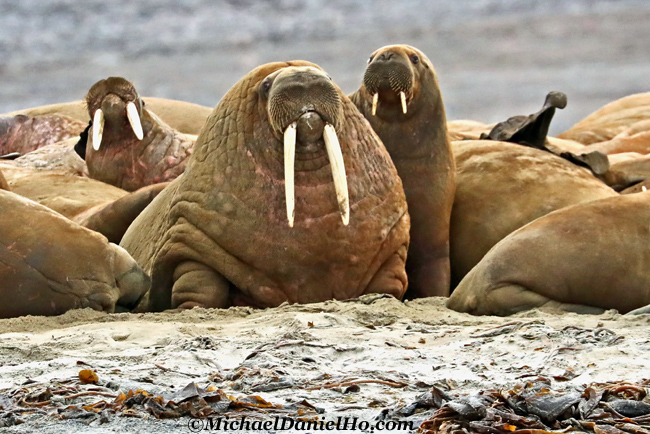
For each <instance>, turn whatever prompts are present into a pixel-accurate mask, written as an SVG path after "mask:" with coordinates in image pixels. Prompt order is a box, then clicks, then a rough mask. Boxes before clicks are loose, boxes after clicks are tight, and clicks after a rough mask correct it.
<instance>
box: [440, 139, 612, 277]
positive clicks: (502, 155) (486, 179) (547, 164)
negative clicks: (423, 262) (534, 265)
mask: <svg viewBox="0 0 650 434" xmlns="http://www.w3.org/2000/svg"><path fill="white" fill-rule="evenodd" d="M453 147H454V154H455V156H456V167H457V173H456V183H457V185H456V198H455V199H454V208H453V211H452V214H451V233H450V244H451V271H452V284H453V286H456V285H457V284H458V282H460V280H461V279H462V278H463V277H464V276H465V275H466V274H467V273H468V272H469V270H471V269H472V267H474V266H475V265H476V264H477V263H478V262H479V261H480V260H481V258H482V257H483V256H485V254H486V253H487V252H488V251H489V250H490V249H491V248H492V246H494V245H495V244H496V243H497V242H499V241H500V240H502V239H503V238H505V237H506V236H507V235H508V234H510V233H511V232H513V231H515V230H516V229H519V228H520V227H522V226H524V225H525V224H527V223H530V222H531V221H533V220H535V219H536V218H538V217H541V216H543V215H546V214H548V213H550V212H551V211H555V210H557V209H560V208H564V207H567V206H570V205H575V204H578V203H582V202H587V201H591V200H596V199H602V198H606V197H612V196H616V195H617V193H616V192H615V191H614V190H612V189H611V188H609V187H608V186H606V185H605V184H603V183H602V182H601V181H600V180H598V179H596V178H595V177H594V176H593V175H592V174H591V173H590V172H589V171H588V170H587V169H585V168H583V167H579V166H576V165H574V164H573V163H570V162H569V161H567V160H565V159H563V158H560V157H558V156H556V155H553V154H551V153H549V152H545V151H542V150H539V149H534V148H530V147H527V146H521V145H517V144H513V143H506V142H497V141H492V140H467V141H460V142H453Z"/></svg>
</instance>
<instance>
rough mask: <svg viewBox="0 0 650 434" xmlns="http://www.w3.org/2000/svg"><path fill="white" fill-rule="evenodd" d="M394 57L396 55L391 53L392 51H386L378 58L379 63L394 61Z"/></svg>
mask: <svg viewBox="0 0 650 434" xmlns="http://www.w3.org/2000/svg"><path fill="white" fill-rule="evenodd" d="M393 57H395V53H393V52H391V51H385V52H383V53H381V54H380V55H379V56H378V57H377V61H384V62H385V61H387V60H390V59H392V58H393Z"/></svg>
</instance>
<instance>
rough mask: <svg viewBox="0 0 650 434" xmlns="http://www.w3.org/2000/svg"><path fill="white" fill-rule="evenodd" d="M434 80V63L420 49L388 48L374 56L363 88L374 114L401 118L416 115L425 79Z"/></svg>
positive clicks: (393, 46)
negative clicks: (368, 94) (414, 113)
mask: <svg viewBox="0 0 650 434" xmlns="http://www.w3.org/2000/svg"><path fill="white" fill-rule="evenodd" d="M430 79H434V76H433V66H432V65H431V61H430V60H429V59H428V58H427V56H425V55H424V54H423V53H422V52H421V51H420V50H418V49H417V48H414V47H411V46H408V45H388V46H386V47H382V48H380V49H378V50H377V51H375V52H374V53H372V55H371V56H370V58H369V59H368V67H367V68H366V72H365V73H364V75H363V85H364V86H365V87H366V90H367V91H368V93H370V95H372V114H373V116H374V115H377V116H380V117H383V118H395V117H397V118H399V117H406V116H408V114H409V112H416V111H417V110H416V109H417V108H419V107H418V105H419V104H420V98H419V96H420V93H421V90H422V89H423V88H429V86H426V85H424V81H425V80H430Z"/></svg>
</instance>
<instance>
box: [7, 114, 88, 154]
mask: <svg viewBox="0 0 650 434" xmlns="http://www.w3.org/2000/svg"><path fill="white" fill-rule="evenodd" d="M84 128H86V124H85V123H83V122H81V121H78V120H76V119H73V118H70V117H68V116H64V115H41V116H26V115H16V116H3V117H0V155H5V154H11V153H14V152H17V153H19V154H21V155H24V154H26V153H28V152H31V151H33V150H36V149H38V148H42V147H43V146H47V145H52V144H54V143H57V142H61V141H63V140H67V139H70V138H74V137H78V136H79V134H80V133H81V132H82V131H83V130H84Z"/></svg>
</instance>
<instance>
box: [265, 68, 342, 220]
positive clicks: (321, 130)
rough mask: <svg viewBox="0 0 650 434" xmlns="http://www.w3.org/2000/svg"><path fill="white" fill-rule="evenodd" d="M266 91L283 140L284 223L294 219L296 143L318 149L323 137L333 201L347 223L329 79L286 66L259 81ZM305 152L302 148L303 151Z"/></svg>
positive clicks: (337, 116)
mask: <svg viewBox="0 0 650 434" xmlns="http://www.w3.org/2000/svg"><path fill="white" fill-rule="evenodd" d="M261 86H262V89H263V90H265V91H266V92H268V106H267V110H268V116H269V121H270V124H271V126H272V128H273V129H274V130H275V131H276V132H278V131H281V132H282V134H283V138H284V182H285V200H286V205H287V220H288V222H289V226H290V227H293V222H294V216H295V202H296V198H295V161H296V143H297V141H298V138H299V137H300V141H301V144H304V145H306V146H307V147H309V146H310V144H311V145H312V146H317V145H318V141H320V138H321V136H322V139H323V142H324V143H325V149H326V150H327V156H328V159H329V162H330V166H331V169H332V178H333V181H334V189H335V190H336V200H337V202H338V206H339V211H340V213H341V219H342V220H343V224H344V225H347V224H348V222H349V220H350V197H349V193H348V181H347V177H346V172H345V165H344V162H343V152H342V150H341V144H340V143H339V139H338V137H337V135H336V128H337V126H338V125H342V124H343V122H344V119H343V108H342V107H343V105H342V102H341V97H340V96H339V92H338V89H337V88H336V87H335V86H334V84H333V83H332V80H331V79H330V77H329V76H328V75H327V74H325V73H324V72H323V71H321V70H320V69H317V68H313V67H309V66H306V67H287V68H283V69H281V70H279V72H278V71H276V72H275V73H273V74H271V75H270V76H269V77H267V78H266V79H264V81H263V82H262V85H261ZM303 150H304V149H303Z"/></svg>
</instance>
